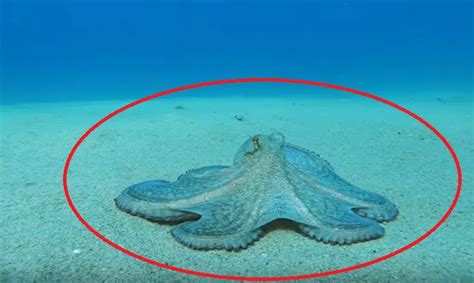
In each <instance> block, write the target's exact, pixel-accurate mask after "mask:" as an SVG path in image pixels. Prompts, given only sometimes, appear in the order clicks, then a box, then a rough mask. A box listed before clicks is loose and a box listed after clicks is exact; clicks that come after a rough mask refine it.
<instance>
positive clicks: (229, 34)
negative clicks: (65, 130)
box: [0, 0, 473, 103]
mask: <svg viewBox="0 0 474 283" xmlns="http://www.w3.org/2000/svg"><path fill="white" fill-rule="evenodd" d="M255 2H258V3H255ZM1 6H2V7H1V10H2V17H1V18H2V21H1V33H2V46H1V50H2V51H1V70H0V72H1V74H0V76H1V82H2V85H1V87H2V89H1V101H2V103H22V102H30V101H56V100H60V101H68V100H83V99H116V98H127V99H129V98H130V99H134V98H138V97H142V96H145V95H148V94H151V93H154V92H157V91H160V90H164V89H167V88H171V87H176V86H181V85H185V84H189V83H196V82H202V81H211V80H217V79H226V78H241V77H283V78H300V79H309V80H315V81H323V82H328V83H334V84H340V85H344V86H348V87H353V88H358V89H362V90H365V91H370V92H375V93H377V94H379V95H383V93H384V92H389V91H390V92H396V93H399V94H400V95H406V96H410V95H426V96H434V95H436V96H438V95H439V94H440V93H446V94H447V95H461V96H468V97H470V96H472V75H473V73H472V67H473V51H472V49H473V46H472V40H473V30H472V24H473V23H472V8H473V7H472V1H468V0H466V1H448V0H445V1H419V0H415V1H338V0H337V1H52V0H49V1H32V0H29V1H28V0H23V1H14V0H6V1H2V3H1Z"/></svg>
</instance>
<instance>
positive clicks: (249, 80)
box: [63, 78, 462, 281]
mask: <svg viewBox="0 0 474 283" xmlns="http://www.w3.org/2000/svg"><path fill="white" fill-rule="evenodd" d="M259 82H266V83H268V82H271V83H289V84H302V85H310V86H316V87H325V88H331V89H336V90H341V91H345V92H349V93H352V94H356V95H360V96H364V97H367V98H370V99H373V100H376V101H378V102H381V103H383V104H386V105H388V106H391V107H393V108H395V109H397V110H399V111H401V112H403V113H405V114H407V115H409V116H410V117H412V118H413V119H415V120H417V121H418V122H420V123H421V124H423V125H424V126H425V127H427V128H428V129H429V130H430V131H432V132H433V133H434V134H435V135H436V136H437V137H438V138H439V140H440V141H441V142H442V143H443V144H444V146H445V147H446V148H447V150H448V151H449V153H450V154H451V157H452V158H453V161H454V163H455V165H456V171H457V187H456V194H455V196H454V198H453V200H452V202H451V204H450V206H449V208H448V210H447V211H446V212H445V213H444V215H443V216H442V217H441V219H440V220H439V221H438V222H437V223H436V224H435V225H434V226H433V227H431V228H430V229H429V230H428V231H427V232H425V233H424V234H423V235H421V236H420V237H419V238H417V239H416V240H414V241H413V242H410V243H409V244H407V245H405V246H403V247H401V248H399V249H397V250H395V251H393V252H391V253H388V254H386V255H383V256H381V257H378V258H375V259H372V260H370V261H366V262H362V263H358V264H355V265H352V266H347V267H344V268H340V269H334V270H328V271H324V272H319V273H311V274H300V275H288V276H277V277H252V276H232V275H220V274H214V273H206V272H201V271H196V270H189V269H184V268H180V267H176V266H172V265H168V264H164V263H161V262H158V261H155V260H153V259H150V258H147V257H145V256H142V255H139V254H137V253H135V252H133V251H130V250H127V249H126V248H124V247H122V246H120V245H118V244H116V243H114V242H112V241H111V240H109V239H107V238H106V237H105V236H103V235H102V234H100V233H99V232H98V231H97V230H96V229H94V228H93V227H92V226H91V225H90V224H89V223H87V221H86V220H85V219H84V218H83V217H82V216H81V214H80V213H79V211H78V210H77V209H76V207H75V206H74V203H73V201H72V199H71V196H70V194H69V189H68V184H67V175H68V170H69V165H70V163H71V160H72V157H73V156H74V154H75V152H76V151H77V149H78V148H79V146H80V145H81V144H82V143H83V142H84V140H85V139H86V138H87V137H88V136H89V135H90V134H91V133H92V132H93V131H94V130H96V129H97V128H98V127H99V126H101V125H102V124H104V123H105V122H107V121H108V120H109V119H111V118H112V117H114V116H116V115H118V114H120V113H121V112H123V111H125V110H127V109H130V108H132V107H134V106H136V105H138V104H141V103H143V102H146V101H149V100H152V99H154V98H157V97H160V96H164V95H168V94H171V93H175V92H179V91H184V90H189V89H195V88H200V87H208V86H215V85H224V84H236V83H259ZM63 186H64V194H65V196H66V200H67V202H68V204H69V206H70V207H71V210H72V212H73V213H74V215H75V216H76V217H77V218H78V219H79V221H80V222H81V223H82V224H83V225H84V226H85V227H86V228H87V229H88V230H89V231H90V232H92V233H93V234H94V235H95V236H96V237H98V238H99V239H101V240H102V241H104V242H105V243H107V244H108V245H110V246H112V247H113V248H115V249H117V250H119V251H121V252H123V253H125V254H127V255H129V256H131V257H134V258H136V259H139V260H141V261H144V262H146V263H149V264H152V265H156V266H159V267H161V268H165V269H169V270H172V271H177V272H181V273H185V274H190V275H196V276H201V277H209V278H216V279H225V280H247V281H280V280H297V279H308V278H315V277H323V276H329V275H334V274H339V273H344V272H349V271H352V270H356V269H360V268H364V267H367V266H370V265H373V264H376V263H379V262H381V261H384V260H387V259H389V258H391V257H394V256H396V255H398V254H401V253H402V252H405V251H406V250H408V249H410V248H412V247H413V246H415V245H417V244H419V243H420V242H421V241H423V240H425V239H426V238H427V237H429V236H430V235H431V234H432V233H433V232H434V231H436V230H437V229H438V228H439V227H440V226H441V225H442V224H443V223H444V222H445V221H446V219H447V218H448V217H449V215H450V214H451V213H452V212H453V210H454V207H455V206H456V204H457V202H458V199H459V196H460V195H461V187H462V171H461V165H460V163H459V159H458V157H457V155H456V152H455V151H454V149H453V148H452V146H451V145H450V144H449V142H448V141H447V139H446V138H445V137H444V136H443V135H442V134H441V133H440V132H439V131H438V130H437V129H436V128H435V127H433V126H432V125H431V124H429V123H428V122H427V121H425V120H424V119H423V118H421V117H420V116H418V115H417V114H415V113H413V112H411V111H410V110H408V109H406V108H404V107H402V106H400V105H398V104H395V103H393V102H391V101H389V100H387V99H385V98H381V97H378V96H375V95H373V94H370V93H367V92H363V91H360V90H356V89H351V88H348V87H343V86H338V85H333V84H328V83H322V82H314V81H309V80H299V79H283V78H244V79H229V80H218V81H212V82H203V83H197V84H191V85H187V86H182V87H177V88H173V89H169V90H165V91H162V92H158V93H155V94H152V95H149V96H147V97H143V98H141V99H138V100H136V101H134V102H131V103H129V104H127V105H125V106H123V107H121V108H119V109H117V110H115V111H113V112H112V113H110V114H108V115H107V116H105V117H104V118H102V119H101V120H100V121H98V122H97V123H95V124H94V125H93V126H92V127H91V128H89V129H88V130H87V131H86V132H85V133H84V134H83V135H82V136H81V137H80V138H79V140H78V141H77V142H76V144H75V145H74V146H73V148H72V149H71V151H70V152H69V154H68V156H67V159H66V163H65V165H64V171H63Z"/></svg>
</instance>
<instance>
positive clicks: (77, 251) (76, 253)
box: [72, 249, 81, 255]
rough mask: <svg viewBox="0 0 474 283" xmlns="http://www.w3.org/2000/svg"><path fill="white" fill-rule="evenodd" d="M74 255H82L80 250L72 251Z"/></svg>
mask: <svg viewBox="0 0 474 283" xmlns="http://www.w3.org/2000/svg"><path fill="white" fill-rule="evenodd" d="M72 253H73V254H75V255H78V254H80V253H81V250H80V249H75V250H73V251H72Z"/></svg>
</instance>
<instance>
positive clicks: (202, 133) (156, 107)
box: [0, 97, 474, 282]
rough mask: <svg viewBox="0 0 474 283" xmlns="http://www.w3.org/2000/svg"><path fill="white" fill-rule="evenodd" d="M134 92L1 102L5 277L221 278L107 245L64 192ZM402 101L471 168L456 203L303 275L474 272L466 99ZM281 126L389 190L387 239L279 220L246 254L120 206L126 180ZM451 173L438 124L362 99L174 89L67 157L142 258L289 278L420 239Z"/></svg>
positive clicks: (77, 180)
mask: <svg viewBox="0 0 474 283" xmlns="http://www.w3.org/2000/svg"><path fill="white" fill-rule="evenodd" d="M128 102H130V101H101V102H94V101H85V102H68V103H51V104H48V103H41V104H22V105H10V106H0V109H1V116H0V118H1V128H0V130H1V150H0V158H1V159H0V160H1V168H0V170H1V172H0V173H1V174H0V175H1V176H2V177H1V180H0V182H1V187H0V188H1V198H0V209H1V213H0V223H1V227H2V236H1V241H0V249H1V251H2V252H1V255H0V281H2V282H4V281H7V282H9V281H37V282H38V281H40V282H46V281H47V282H51V281H76V282H82V281H88V282H103V281H105V282H109V281H141V282H144V281H156V282H164V281H166V282H190V281H203V282H208V281H209V282H210V281H217V280H215V279H209V278H199V277H195V276H190V275H184V274H180V273H176V272H172V271H168V270H165V269H161V268H158V267H156V266H152V265H149V264H147V263H144V262H141V261H139V260H136V259H134V258H131V257H129V256H127V255H125V254H123V253H121V252H119V251H117V250H115V249H113V248H112V247H110V246H108V245H106V244H105V243H103V242H102V241H100V240H98V238H96V237H95V236H94V235H93V234H91V233H90V232H89V231H88V230H87V229H86V228H85V227H84V226H82V224H81V223H80V222H79V221H78V220H77V219H76V218H75V216H74V215H73V213H72V212H71V210H70V208H69V206H68V205H67V203H66V201H65V197H64V194H63V187H62V172H63V166H64V162H65V159H66V156H67V154H68V152H69V151H70V150H71V148H72V146H73V145H74V143H75V142H76V140H77V139H78V138H79V137H80V136H81V134H82V133H83V132H85V131H86V130H87V129H88V128H89V127H90V126H92V124H94V123H95V122H96V121H98V120H99V119H100V118H102V117H103V116H105V115H106V114H108V113H110V112H111V111H113V110H115V109H117V108H118V107H120V106H123V105H125V104H126V103H128ZM395 102H399V103H400V104H401V105H403V106H405V107H407V108H408V109H410V110H412V111H414V112H415V113H417V114H419V115H420V116H422V117H423V118H425V119H426V120H427V121H428V122H430V123H431V124H433V125H434V126H435V127H437V129H438V130H439V131H440V132H441V133H442V134H443V135H445V137H446V138H447V139H448V141H449V142H450V143H451V144H452V146H453V147H454V149H455V150H456V152H457V154H458V157H459V159H460V161H461V165H462V168H463V173H464V180H463V181H464V186H463V189H464V191H463V194H462V196H461V198H460V200H459V204H458V206H457V207H456V209H455V210H454V212H453V214H452V215H451V217H450V218H449V219H448V221H447V222H446V223H445V224H444V225H443V226H441V228H440V229H439V230H438V231H436V232H435V233H434V234H433V235H432V236H430V237H429V238H428V239H426V240H425V241H423V242H422V243H421V244H419V245H417V246H415V247H414V248H412V249H410V250H408V251H406V252H404V253H402V254H400V255H398V256H396V257H394V258H391V259H389V260H387V261H383V262H381V263H379V264H376V265H373V266H370V267H367V268H364V269H360V270H357V271H353V272H349V273H345V274H339V275H335V276H330V277H326V278H318V279H309V280H307V281H333V280H334V281H336V280H343V281H348V282H354V281H357V282H360V281H362V282H376V281H377V282H379V281H383V282H387V281H393V282H407V281H426V282H447V281H449V282H468V281H470V282H472V281H473V280H474V272H473V270H474V268H473V262H474V259H473V242H474V237H473V236H472V233H471V234H469V231H470V230H472V223H473V215H474V214H473V212H474V206H473V205H472V203H473V202H474V199H473V194H472V188H473V175H474V174H473V169H474V168H473V162H472V161H473V160H472V156H474V144H473V140H474V138H473V113H472V106H473V105H472V101H470V100H469V99H465V100H461V101H458V100H453V101H450V100H443V101H440V100H433V101H430V100H422V99H417V100H410V99H404V100H403V101H397V100H395ZM177 106H182V107H177ZM234 116H239V119H240V120H238V119H236V117H234ZM274 131H278V132H281V133H283V134H284V135H285V137H286V140H287V141H288V142H291V143H293V144H297V145H300V146H303V147H305V148H307V149H310V150H313V151H315V152H317V153H319V154H321V156H323V157H324V158H325V159H327V160H328V161H330V162H331V164H332V165H333V167H334V168H335V170H336V172H337V173H338V174H339V175H341V176H343V177H344V178H346V179H347V180H349V181H351V182H352V183H353V184H356V185H358V186H360V187H362V188H365V189H367V190H370V191H374V192H378V193H380V194H382V195H384V196H386V197H388V198H389V199H390V200H392V201H393V202H394V203H395V204H396V205H397V207H398V209H399V211H400V215H399V216H398V218H397V219H396V220H395V221H393V222H389V223H384V224H383V225H384V227H385V236H384V237H383V238H381V239H378V240H374V241H369V242H365V243H358V244H354V245H350V246H332V245H327V244H323V243H320V242H317V241H315V240H312V239H310V238H307V237H305V236H303V235H302V234H299V233H297V232H295V231H293V230H292V229H289V228H288V227H281V229H278V228H277V229H273V230H272V231H270V232H269V233H267V234H266V235H265V236H264V237H263V238H261V239H260V240H259V241H257V242H256V243H254V244H253V245H252V246H250V247H249V248H248V249H246V250H243V251H240V252H227V251H195V250H192V249H189V248H186V247H184V246H182V245H180V244H179V243H177V242H176V241H175V240H174V239H173V238H172V236H171V234H170V229H171V226H166V225H159V224H156V223H151V222H148V221H146V220H143V219H141V218H137V217H132V216H130V215H128V214H126V213H123V212H121V211H119V210H118V209H117V208H116V207H115V204H114V202H113V199H114V198H115V197H116V196H117V195H118V194H119V193H120V192H121V191H122V190H123V189H124V188H125V187H127V186H129V185H131V184H134V183H138V182H141V181H145V180H150V179H166V180H174V179H175V178H176V177H178V176H179V175H180V174H182V173H183V172H185V171H186V170H188V169H191V168H196V167H200V166H206V165H217V164H222V165H229V164H231V162H232V159H233V155H234V154H235V152H236V150H237V149H238V147H239V146H240V144H241V143H242V142H243V141H244V140H245V139H246V138H248V137H249V136H251V135H253V134H256V133H271V132H274ZM456 178H457V176H456V171H455V166H454V162H453V160H452V158H451V156H450V154H449V152H448V151H447V150H446V148H445V147H444V146H443V144H442V143H441V142H440V141H439V140H438V139H437V137H436V136H435V135H434V134H433V133H432V132H430V131H429V130H428V129H427V128H425V127H424V126H422V125H421V124H420V123H418V122H417V121H415V120H414V119H412V118H410V117H408V116H407V115H405V114H402V113H401V112H399V111H396V110H394V109H392V108H390V107H388V106H385V105H381V104H380V103H378V102H375V101H370V100H368V99H365V98H354V99H316V98H308V97H305V98H292V99H289V98H286V99H283V98H276V99H274V98H269V97H261V98H229V99H227V98H222V97H219V98H212V97H208V98H186V97H177V98H172V97H171V98H158V99H156V100H154V101H151V102H147V103H145V104H141V105H139V106H137V107H134V108H132V109H130V110H128V111H126V112H124V113H122V114H120V115H118V116H116V117H114V118H113V119H111V120H110V121H108V122H107V123H105V124H104V125H103V126H101V127H100V128H98V129H97V130H96V131H95V132H93V133H92V134H91V135H90V136H89V137H88V138H87V139H86V140H85V142H84V143H83V145H82V146H81V147H80V148H79V149H78V151H77V153H76V155H75V157H74V158H73V160H72V162H71V167H70V172H69V189H70V193H71V197H72V199H73V201H74V203H75V205H76V207H77V209H78V210H79V212H80V213H81V214H82V216H83V217H84V218H85V219H86V220H87V221H88V222H89V223H90V224H91V225H92V226H93V227H95V228H96V229H97V230H98V231H99V232H100V233H102V234H103V235H104V236H106V237H107V238H109V239H110V240H112V241H114V242H115V243H117V244H119V245H121V246H123V247H125V248H127V249H130V250H132V251H134V252H136V253H139V254H141V255H143V256H146V257H149V258H151V259H154V260H157V261H159V262H163V263H168V264H171V265H175V266H178V267H182V268H188V269H193V270H198V271H203V272H211V273H218V274H226V275H248V276H283V275H294V274H306V273H315V272H322V271H327V270H330V269H335V268H342V267H345V266H349V265H354V264H357V263H360V262H364V261H367V260H371V259H374V258H376V257H380V256H383V255H385V254H387V253H389V252H391V251H393V250H395V249H398V248H400V247H402V246H404V245H406V244H408V243H410V242H412V241H414V240H415V239H417V238H418V237H420V236H421V235H422V234H423V233H425V232H426V231H427V230H428V229H430V228H431V227H432V226H433V225H434V224H435V223H436V222H437V221H438V220H439V219H440V218H441V216H442V215H443V214H444V213H445V211H446V210H447V208H448V207H449V205H450V203H451V201H452V199H453V197H454V195H455V188H456Z"/></svg>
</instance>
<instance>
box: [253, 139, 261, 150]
mask: <svg viewBox="0 0 474 283" xmlns="http://www.w3.org/2000/svg"><path fill="white" fill-rule="evenodd" d="M252 142H253V144H254V146H255V149H258V148H259V147H260V140H259V139H258V137H253V139H252Z"/></svg>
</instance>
